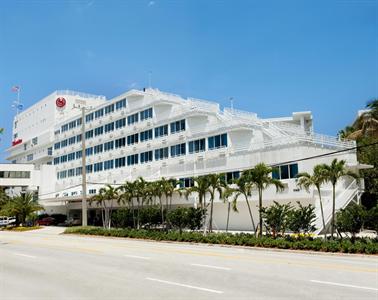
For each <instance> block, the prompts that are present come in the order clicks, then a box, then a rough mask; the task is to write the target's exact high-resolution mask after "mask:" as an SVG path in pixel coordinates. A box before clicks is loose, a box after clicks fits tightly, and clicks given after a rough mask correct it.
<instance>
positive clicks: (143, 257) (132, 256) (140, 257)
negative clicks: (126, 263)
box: [124, 254, 150, 259]
mask: <svg viewBox="0 0 378 300" xmlns="http://www.w3.org/2000/svg"><path fill="white" fill-rule="evenodd" d="M124 256H125V257H131V258H138V259H150V257H145V256H137V255H126V254H125V255H124Z"/></svg>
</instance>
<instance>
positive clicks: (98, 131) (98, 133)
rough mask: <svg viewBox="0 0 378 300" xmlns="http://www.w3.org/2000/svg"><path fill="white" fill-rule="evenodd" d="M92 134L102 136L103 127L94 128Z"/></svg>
mask: <svg viewBox="0 0 378 300" xmlns="http://www.w3.org/2000/svg"><path fill="white" fill-rule="evenodd" d="M94 133H95V136H98V135H101V134H103V133H104V127H103V126H100V127H97V128H95V130H94Z"/></svg>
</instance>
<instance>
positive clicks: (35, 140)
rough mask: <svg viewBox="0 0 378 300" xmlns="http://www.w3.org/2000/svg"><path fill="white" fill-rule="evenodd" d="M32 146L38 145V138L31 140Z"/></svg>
mask: <svg viewBox="0 0 378 300" xmlns="http://www.w3.org/2000/svg"><path fill="white" fill-rule="evenodd" d="M32 144H33V145H38V137H35V138H33V139H32Z"/></svg>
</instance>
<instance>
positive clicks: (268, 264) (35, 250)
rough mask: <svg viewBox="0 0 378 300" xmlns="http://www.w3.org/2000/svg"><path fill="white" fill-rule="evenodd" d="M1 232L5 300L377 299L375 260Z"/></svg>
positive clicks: (54, 231)
mask: <svg viewBox="0 0 378 300" xmlns="http://www.w3.org/2000/svg"><path fill="white" fill-rule="evenodd" d="M62 230H64V229H62V228H54V227H51V228H44V229H41V230H36V231H33V232H4V231H2V232H0V299H2V300H6V299H7V300H8V299H9V300H13V299H317V300H319V299H354V300H355V299H378V257H373V256H365V257H363V256H361V255H332V254H308V253H298V252H295V253H294V252H288V251H285V252H284V251H271V250H265V249H246V248H236V247H221V246H211V245H194V244H193V245H191V244H179V243H162V242H150V241H140V240H132V239H116V238H103V237H86V236H74V235H59V233H60V232H61V231H62Z"/></svg>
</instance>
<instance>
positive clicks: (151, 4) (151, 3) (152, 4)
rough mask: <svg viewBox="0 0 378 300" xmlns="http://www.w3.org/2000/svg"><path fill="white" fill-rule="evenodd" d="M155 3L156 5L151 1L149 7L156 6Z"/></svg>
mask: <svg viewBox="0 0 378 300" xmlns="http://www.w3.org/2000/svg"><path fill="white" fill-rule="evenodd" d="M155 3H156V2H155V1H150V2H148V7H151V6H154V5H155Z"/></svg>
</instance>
